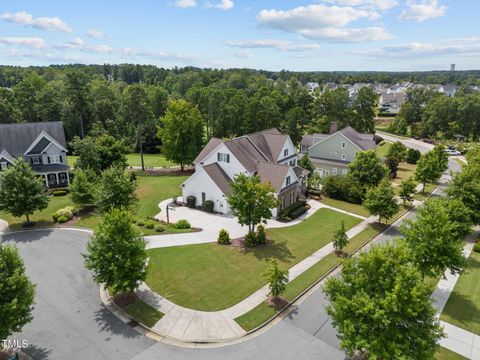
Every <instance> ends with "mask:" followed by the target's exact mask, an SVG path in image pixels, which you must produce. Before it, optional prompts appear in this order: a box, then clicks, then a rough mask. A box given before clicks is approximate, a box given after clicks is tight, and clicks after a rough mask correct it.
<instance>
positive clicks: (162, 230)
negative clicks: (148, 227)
mask: <svg viewBox="0 0 480 360" xmlns="http://www.w3.org/2000/svg"><path fill="white" fill-rule="evenodd" d="M155 231H156V232H164V231H165V228H164V227H163V226H162V225H156V226H155Z"/></svg>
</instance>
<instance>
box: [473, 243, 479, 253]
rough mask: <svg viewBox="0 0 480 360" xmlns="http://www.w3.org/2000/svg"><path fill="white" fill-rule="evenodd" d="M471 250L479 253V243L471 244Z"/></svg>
mask: <svg viewBox="0 0 480 360" xmlns="http://www.w3.org/2000/svg"><path fill="white" fill-rule="evenodd" d="M473 251H475V252H477V253H480V243H476V244H475V245H473Z"/></svg>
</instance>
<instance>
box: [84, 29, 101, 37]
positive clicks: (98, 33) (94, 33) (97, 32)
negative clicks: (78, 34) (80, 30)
mask: <svg viewBox="0 0 480 360" xmlns="http://www.w3.org/2000/svg"><path fill="white" fill-rule="evenodd" d="M87 35H88V36H90V37H91V38H94V39H102V38H104V37H105V34H104V33H103V32H101V31H100V30H95V29H90V30H88V32H87Z"/></svg>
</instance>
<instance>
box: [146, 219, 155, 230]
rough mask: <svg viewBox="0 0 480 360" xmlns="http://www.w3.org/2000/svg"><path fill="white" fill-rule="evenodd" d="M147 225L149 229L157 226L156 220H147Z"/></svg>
mask: <svg viewBox="0 0 480 360" xmlns="http://www.w3.org/2000/svg"><path fill="white" fill-rule="evenodd" d="M145 227H146V228H147V229H153V228H154V227H155V221H154V220H147V221H145Z"/></svg>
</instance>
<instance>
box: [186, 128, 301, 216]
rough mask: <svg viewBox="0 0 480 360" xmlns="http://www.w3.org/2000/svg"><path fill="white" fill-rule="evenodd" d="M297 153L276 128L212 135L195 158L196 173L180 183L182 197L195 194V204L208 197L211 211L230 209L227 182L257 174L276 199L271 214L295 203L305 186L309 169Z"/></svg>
mask: <svg viewBox="0 0 480 360" xmlns="http://www.w3.org/2000/svg"><path fill="white" fill-rule="evenodd" d="M297 161H298V154H297V151H296V149H295V146H294V144H293V142H292V140H291V139H290V137H289V136H288V135H284V134H281V133H280V132H279V131H278V130H277V129H275V128H273V129H268V130H264V131H260V132H257V133H253V134H248V135H244V136H240V137H237V138H234V139H232V140H222V139H217V138H212V139H211V140H210V141H209V142H208V144H207V145H206V146H205V147H204V148H203V150H202V151H201V152H200V154H198V156H197V158H196V159H195V160H194V164H195V173H194V174H193V175H192V176H190V177H189V178H188V179H187V180H186V181H185V182H184V183H183V184H182V185H181V186H182V194H183V201H186V199H187V197H188V196H193V197H195V205H196V206H200V205H201V204H203V203H204V202H205V201H207V200H211V201H213V203H214V211H215V212H218V213H222V214H228V213H230V209H229V206H228V203H227V198H226V197H227V195H228V193H229V192H230V191H231V188H230V182H231V181H232V180H233V178H234V177H235V176H236V175H239V174H242V173H243V174H246V175H248V176H253V175H258V176H259V178H260V180H261V181H264V182H269V183H271V185H272V186H273V187H274V189H275V194H276V196H277V198H278V200H279V203H280V205H279V207H278V209H274V210H273V215H274V216H277V214H278V212H279V211H280V210H282V209H284V208H286V207H288V206H289V205H291V204H293V203H295V202H296V201H297V199H298V198H299V197H300V196H302V192H304V190H305V187H306V177H307V175H308V171H306V170H304V169H303V168H301V167H299V166H298V165H297Z"/></svg>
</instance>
